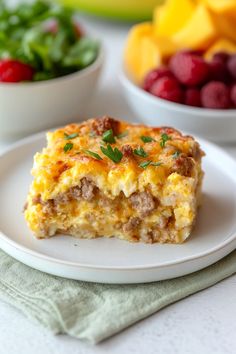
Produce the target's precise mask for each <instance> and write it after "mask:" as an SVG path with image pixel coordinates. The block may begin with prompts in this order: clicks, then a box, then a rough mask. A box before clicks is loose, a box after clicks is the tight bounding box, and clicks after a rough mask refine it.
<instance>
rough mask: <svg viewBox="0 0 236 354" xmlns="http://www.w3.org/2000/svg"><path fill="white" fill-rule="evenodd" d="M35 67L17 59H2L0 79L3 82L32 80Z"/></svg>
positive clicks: (0, 62)
mask: <svg viewBox="0 0 236 354" xmlns="http://www.w3.org/2000/svg"><path fill="white" fill-rule="evenodd" d="M33 75H34V69H33V68H32V67H31V66H30V65H27V64H24V63H21V62H20V61H17V60H12V59H4V60H0V81H1V82H20V81H32V79H33Z"/></svg>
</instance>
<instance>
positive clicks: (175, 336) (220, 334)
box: [0, 18, 236, 354]
mask: <svg viewBox="0 0 236 354" xmlns="http://www.w3.org/2000/svg"><path fill="white" fill-rule="evenodd" d="M82 22H85V23H86V27H88V28H89V29H91V30H92V31H93V32H95V33H96V35H97V36H98V37H99V38H103V43H104V46H105V50H106V63H105V65H104V72H103V77H102V80H101V84H100V87H99V90H98V92H97V94H96V95H95V97H94V99H93V100H92V101H91V105H90V107H89V108H88V115H89V116H97V115H102V114H109V115H111V116H114V117H120V118H123V119H132V118H135V117H134V116H133V115H132V112H131V111H130V110H129V108H128V107H127V105H126V103H125V101H124V99H123V97H122V92H121V91H122V90H121V88H120V86H119V82H118V72H119V67H120V59H121V50H122V47H123V43H124V39H125V35H126V33H127V29H128V27H129V26H128V25H121V24H118V23H110V22H102V21H98V20H95V19H91V18H90V19H87V18H83V19H82ZM4 146H5V144H1V142H0V148H2V147H4ZM224 148H225V149H226V150H227V151H228V152H229V153H230V154H231V155H232V156H234V157H235V159H236V145H235V146H234V145H231V146H227V147H226V146H224ZM145 352H146V353H148V354H152V353H156V354H158V353H160V354H188V353H191V354H213V353H214V354H228V353H230V354H233V353H236V276H232V277H231V278H229V279H226V280H224V281H222V282H221V283H219V284H217V285H215V286H214V287H212V288H209V289H207V290H204V291H202V292H200V293H198V294H195V295H192V296H191V297H188V298H186V299H185V300H182V301H180V302H178V303H176V304H173V305H171V306H168V307H167V308H165V309H163V310H161V311H159V312H158V313H157V314H154V315H153V316H151V317H149V318H147V319H146V320H143V321H141V322H140V323H138V324H136V325H133V326H132V327H130V328H129V329H127V330H125V331H123V332H122V333H120V334H118V335H116V336H114V337H113V338H111V339H109V340H107V341H105V342H103V343H101V344H99V345H97V346H95V347H94V346H91V345H88V344H85V343H82V342H80V341H79V340H76V339H73V338H69V337H68V336H65V335H61V336H54V335H52V334H51V333H49V332H47V331H46V330H44V329H43V328H41V327H38V326H36V325H34V324H32V323H31V322H30V321H29V320H27V319H26V318H25V317H24V316H23V315H22V314H21V313H20V312H19V311H17V310H16V309H14V308H13V307H11V306H10V305H7V304H5V303H3V302H0V354H42V353H43V354H52V353H53V354H54V353H57V354H103V353H114V354H136V353H145Z"/></svg>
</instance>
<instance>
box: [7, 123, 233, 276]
mask: <svg viewBox="0 0 236 354" xmlns="http://www.w3.org/2000/svg"><path fill="white" fill-rule="evenodd" d="M55 129H58V127H55V128H51V129H50V130H55ZM47 131H48V130H47ZM45 133H46V131H42V132H39V133H36V134H33V135H30V136H28V137H26V138H23V139H20V140H18V141H16V142H15V143H13V144H11V145H10V146H9V147H7V148H3V150H2V152H1V153H0V164H1V159H2V158H4V157H5V156H6V155H7V154H9V153H12V152H14V150H16V149H17V148H19V147H24V146H25V145H27V144H32V143H37V142H39V141H40V140H43V139H45ZM194 138H195V139H196V140H197V141H199V142H200V145H202V144H203V145H207V146H209V147H210V148H211V149H213V150H215V151H217V152H218V153H220V154H221V155H223V156H224V158H226V159H228V161H230V162H231V164H233V165H235V172H236V161H235V159H234V158H233V157H231V156H230V155H229V154H228V153H227V152H225V151H224V150H223V149H222V148H221V147H219V146H217V145H216V144H214V143H212V142H210V141H208V140H206V139H203V138H200V137H198V136H195V135H194ZM235 176H236V174H235ZM234 179H235V184H236V177H234ZM0 227H1V226H0ZM32 237H35V236H34V235H32ZM78 240H79V239H78ZM235 240H236V228H235V230H233V231H232V233H231V234H230V235H229V236H227V238H226V239H225V240H224V241H223V242H221V243H220V244H218V245H216V246H214V247H211V248H210V249H208V250H207V251H205V252H202V253H200V254H199V255H192V256H187V257H184V258H181V259H178V260H173V261H167V262H163V263H161V264H146V265H136V266H129V267H127V266H117V265H115V266H101V265H92V264H83V263H82V264H81V263H78V262H71V261H66V260H61V259H59V258H56V257H52V256H47V255H44V254H42V253H40V252H37V251H34V250H30V249H29V248H27V247H26V246H22V245H21V244H19V243H17V242H16V241H13V240H12V239H11V238H10V237H9V236H7V235H6V234H5V233H4V232H2V231H1V229H0V242H1V241H3V242H5V243H7V244H8V245H9V246H11V247H13V248H15V249H17V250H18V251H21V252H23V253H25V254H27V255H30V256H33V257H35V258H37V259H41V260H45V261H47V262H51V263H54V264H55V263H56V264H58V265H64V266H69V267H74V268H82V269H88V270H107V271H109V270H110V271H116V270H117V271H135V270H151V269H161V268H167V267H173V266H177V265H179V264H184V263H188V262H191V261H195V260H199V259H201V258H205V257H209V256H211V255H213V254H214V253H217V252H219V251H220V250H221V249H224V248H225V247H227V246H229V245H230V244H231V243H233V242H234V241H235ZM39 241H40V240H39ZM172 246H175V245H172ZM0 248H1V244H0Z"/></svg>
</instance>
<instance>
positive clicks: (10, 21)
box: [0, 0, 103, 139]
mask: <svg viewBox="0 0 236 354" xmlns="http://www.w3.org/2000/svg"><path fill="white" fill-rule="evenodd" d="M102 63H103V53H102V48H101V45H100V43H99V41H98V40H97V39H94V38H91V37H90V36H88V35H87V34H86V32H85V31H84V29H83V28H81V26H80V24H79V21H78V18H77V14H76V13H75V12H74V11H73V10H72V9H68V8H66V7H63V6H60V5H58V4H54V3H52V2H47V1H44V0H38V1H36V2H33V3H21V4H19V5H18V6H16V7H9V6H8V5H7V1H0V123H1V127H2V128H3V129H1V131H0V139H11V138H12V139H15V138H18V137H21V136H24V135H27V134H29V133H31V132H35V131H39V130H42V129H46V128H49V127H52V126H53V125H59V124H64V123H66V121H71V120H73V119H77V117H78V116H79V115H80V116H81V115H83V114H84V110H85V107H86V103H87V101H88V100H89V99H90V98H91V95H92V93H93V91H94V89H95V87H96V85H95V84H96V82H97V81H98V78H99V74H100V71H101V67H102Z"/></svg>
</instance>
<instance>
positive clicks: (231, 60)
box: [227, 55, 236, 79]
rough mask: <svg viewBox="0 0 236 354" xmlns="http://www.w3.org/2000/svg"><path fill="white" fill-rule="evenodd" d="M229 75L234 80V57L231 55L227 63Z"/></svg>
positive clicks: (235, 70)
mask: <svg viewBox="0 0 236 354" xmlns="http://www.w3.org/2000/svg"><path fill="white" fill-rule="evenodd" d="M227 66H228V70H229V73H230V75H231V76H232V77H233V78H234V79H236V55H231V57H230V58H229V60H228V62H227Z"/></svg>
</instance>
